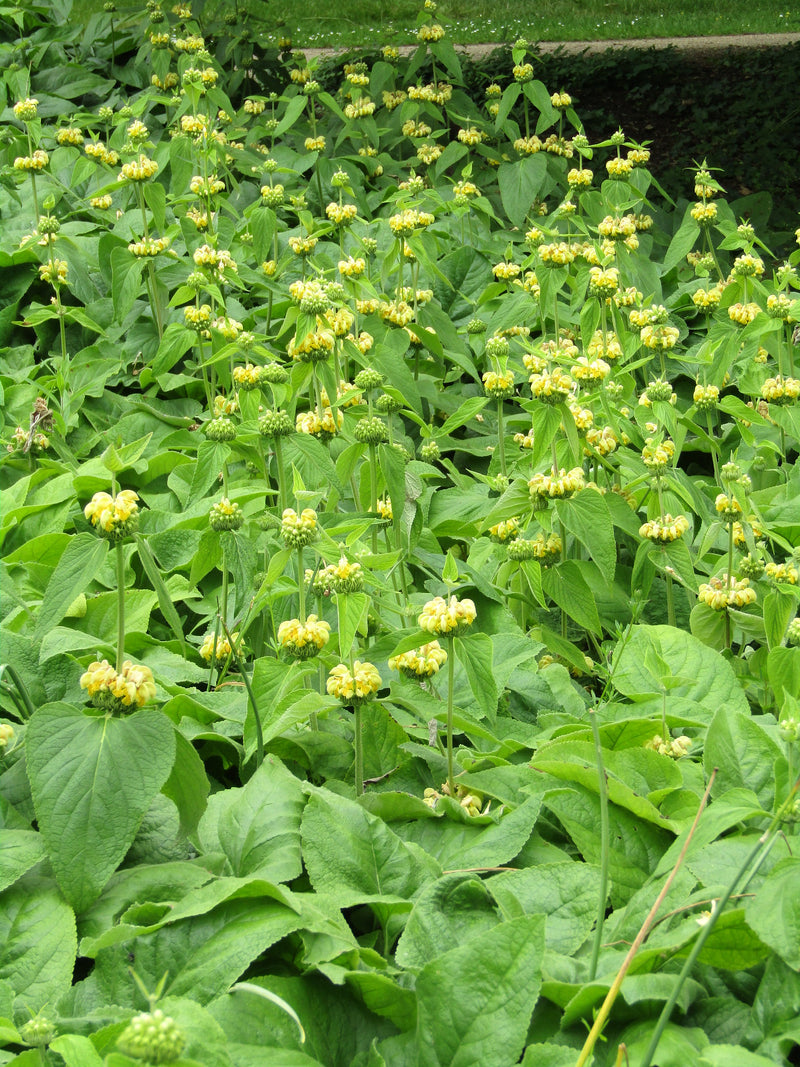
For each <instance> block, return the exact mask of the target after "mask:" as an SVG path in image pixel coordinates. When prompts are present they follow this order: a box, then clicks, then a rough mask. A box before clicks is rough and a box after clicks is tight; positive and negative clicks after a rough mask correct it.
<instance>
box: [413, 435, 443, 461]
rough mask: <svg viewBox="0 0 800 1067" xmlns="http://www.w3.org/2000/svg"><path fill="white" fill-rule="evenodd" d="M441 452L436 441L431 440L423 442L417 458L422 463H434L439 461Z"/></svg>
mask: <svg viewBox="0 0 800 1067" xmlns="http://www.w3.org/2000/svg"><path fill="white" fill-rule="evenodd" d="M441 455H442V450H441V449H440V448H439V444H438V442H437V441H434V440H433V439H431V440H428V441H423V443H422V444H421V445H420V447H419V458H420V459H421V460H422V461H423V462H424V463H435V462H436V460H437V459H440V458H441Z"/></svg>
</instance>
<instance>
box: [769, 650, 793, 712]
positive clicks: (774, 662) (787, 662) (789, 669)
mask: <svg viewBox="0 0 800 1067" xmlns="http://www.w3.org/2000/svg"><path fill="white" fill-rule="evenodd" d="M767 677H768V679H769V684H770V685H771V686H772V688H773V689H774V690H775V699H776V701H777V703H778V705H779V706H780V705H781V704H782V703H783V694H784V692H786V693H789V695H790V696H791V695H792V694H794V693H800V648H773V649H771V650H770V653H769V655H768V656H767Z"/></svg>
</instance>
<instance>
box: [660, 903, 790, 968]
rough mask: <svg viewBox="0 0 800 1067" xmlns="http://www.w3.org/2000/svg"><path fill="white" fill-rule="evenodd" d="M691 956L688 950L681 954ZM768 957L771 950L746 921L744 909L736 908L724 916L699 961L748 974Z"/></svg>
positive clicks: (720, 918)
mask: <svg viewBox="0 0 800 1067" xmlns="http://www.w3.org/2000/svg"><path fill="white" fill-rule="evenodd" d="M689 952H690V948H689V947H688V946H687V947H686V948H684V949H682V950H681V953H680V954H681V955H683V956H688V954H689ZM768 955H769V949H768V948H767V946H766V945H765V944H764V943H763V942H762V941H761V939H760V938H759V937H758V935H757V934H756V933H755V931H754V930H753V929H752V928H751V926H750V925H748V923H747V922H746V921H745V911H744V908H736V909H735V910H733V911H725V912H723V914H722V915H720V917H719V918H718V919H717V921H716V923H715V924H714V929H713V930H712V931H711V933H710V934H709V935H708V939H707V940H706V943H705V944H704V945H703V947H702V949H701V950H700V955H699V956H698V957H697V959H698V961H699V962H700V963H706V964H708V965H709V966H710V967H719V968H721V969H722V970H726V971H746V970H748V969H749V968H750V967H755V966H757V965H758V964H759V963H761V962H762V961H763V960H765V959H766V958H767V956H768Z"/></svg>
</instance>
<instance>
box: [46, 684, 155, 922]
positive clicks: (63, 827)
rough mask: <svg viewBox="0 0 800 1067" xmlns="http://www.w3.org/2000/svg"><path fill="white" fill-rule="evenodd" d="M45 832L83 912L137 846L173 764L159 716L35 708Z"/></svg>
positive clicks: (65, 884) (64, 885)
mask: <svg viewBox="0 0 800 1067" xmlns="http://www.w3.org/2000/svg"><path fill="white" fill-rule="evenodd" d="M25 750H26V755H27V766H28V775H29V777H30V781H31V792H32V794H33V803H34V807H35V809H36V817H37V819H38V820H39V827H40V829H41V832H42V835H43V836H44V839H45V843H46V844H47V853H48V857H49V859H50V862H51V863H52V865H53V870H54V872H55V875H56V878H57V880H58V883H59V885H60V886H61V889H62V891H63V892H64V895H65V896H66V897H67V899H68V900H69V901H70V903H72V904H73V906H74V907H75V909H76V911H82V910H83V908H85V907H87V906H88V905H89V904H90V903H91V902H92V901H93V900H94V899H95V897H96V896H97V895H98V893H99V892H100V890H101V889H102V888H103V886H104V885H105V883H106V882H107V881H108V878H109V876H110V875H111V874H112V872H113V871H114V870H115V869H116V867H117V866H118V864H119V863H120V861H121V860H122V858H123V857H124V855H125V853H126V852H127V851H128V848H129V847H130V845H131V842H132V841H133V839H134V837H135V836H136V830H137V828H138V826H139V823H140V822H141V819H142V816H143V815H144V813H145V812H146V811H147V809H148V808H149V807H150V804H151V802H152V800H153V798H154V797H155V795H156V793H158V791H159V790H160V789H161V787H162V786H163V784H164V782H165V781H166V779H167V776H168V775H169V772H170V770H171V768H172V764H173V761H174V759H175V734H174V729H173V727H172V724H171V723H170V722H169V720H168V719H166V718H165V717H164V716H163V715H162V714H161V713H160V712H158V711H149V710H142V711H139V712H137V713H136V714H135V715H130V716H127V717H125V718H106V717H102V718H95V717H92V716H88V715H84V714H83V713H82V712H81V711H79V710H78V709H77V708H73V707H71V706H70V705H69V704H47V705H45V706H44V707H43V708H40V709H39V710H38V711H36V712H35V713H34V715H33V717H32V718H31V720H30V723H29V724H28V730H27V733H26V736H25Z"/></svg>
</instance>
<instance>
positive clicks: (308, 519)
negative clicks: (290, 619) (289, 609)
mask: <svg viewBox="0 0 800 1067" xmlns="http://www.w3.org/2000/svg"><path fill="white" fill-rule="evenodd" d="M318 533H319V530H318V527H317V513H316V511H314V509H313V508H304V509H303V511H302V512H301V513H300V514H299V515H298V514H297V512H296V511H295V510H294V508H285V509H284V512H283V515H282V516H281V537H282V538H283V543H284V544H285V545H286V547H287V548H293V549H295V551H296V552H297V599H298V605H299V607H298V610H299V616H300V624H301V625H305V622H306V572H305V568H304V566H303V549H304V548H305V547H306V546H307V545H310V544H311V542H312V541H314V540H315V539H316V537H317V534H318Z"/></svg>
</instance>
